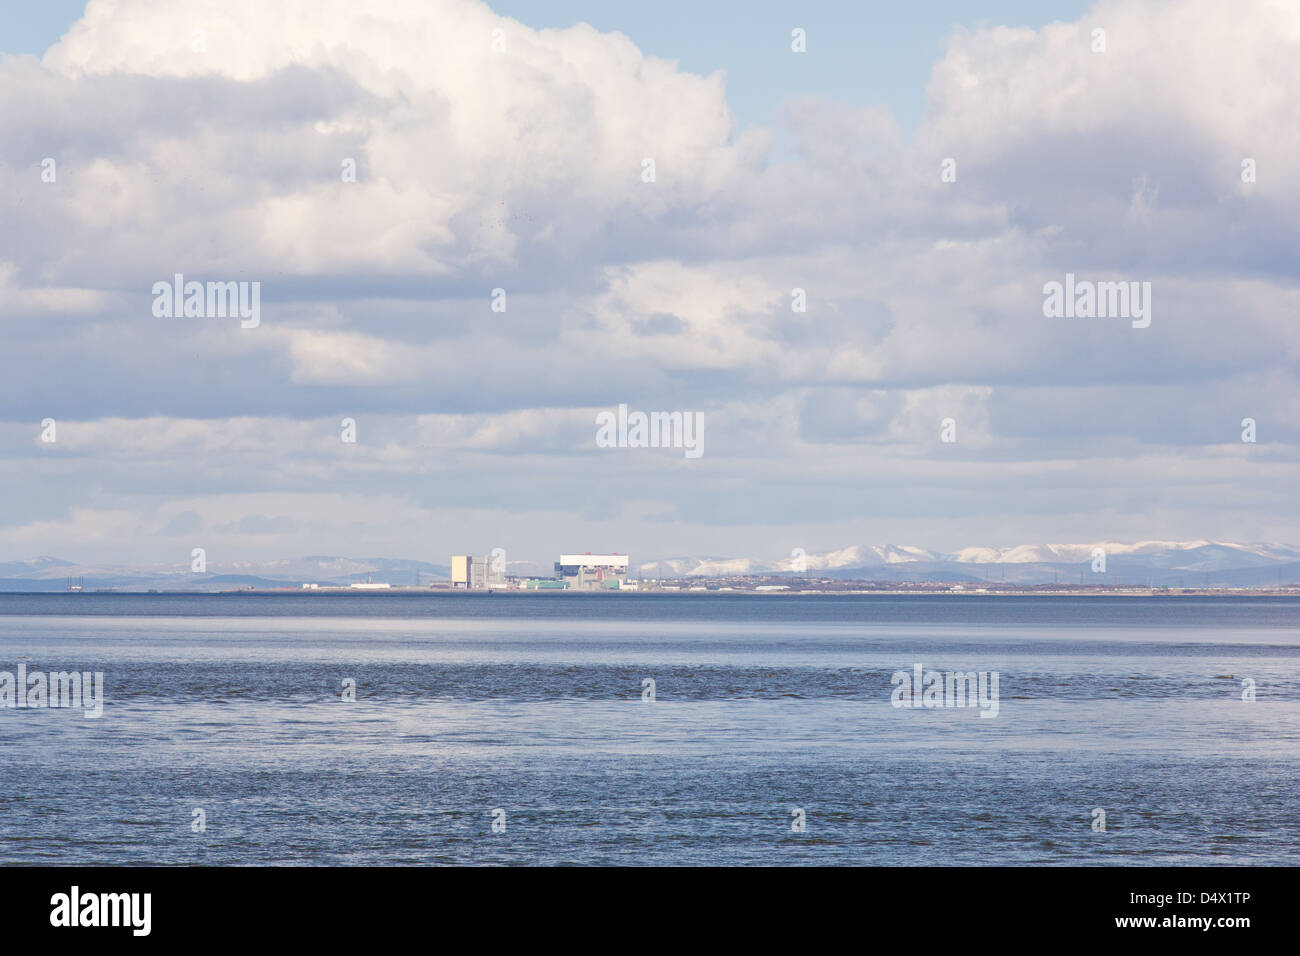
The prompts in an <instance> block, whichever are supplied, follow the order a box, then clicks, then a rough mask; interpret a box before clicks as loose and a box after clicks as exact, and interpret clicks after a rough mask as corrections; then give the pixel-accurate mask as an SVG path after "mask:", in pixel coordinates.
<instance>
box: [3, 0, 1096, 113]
mask: <svg viewBox="0 0 1300 956" xmlns="http://www.w3.org/2000/svg"><path fill="white" fill-rule="evenodd" d="M491 6H492V8H493V9H494V10H496V11H497V12H498V13H501V14H504V15H506V16H510V17H514V18H516V19H518V20H520V21H522V22H524V23H527V24H528V25H529V26H533V27H538V28H541V27H559V28H563V27H569V26H572V25H573V24H575V23H579V22H586V23H590V24H591V25H592V26H594V27H596V28H597V29H598V30H602V31H619V32H622V33H625V34H627V35H628V36H629V37H631V38H632V39H634V40H635V41H636V43H637V45H638V46H640V47H641V49H642V50H644V51H645V52H646V53H649V54H652V55H654V56H660V57H664V58H666V59H671V60H676V61H678V62H679V63H680V64H681V68H682V69H683V70H687V71H689V72H692V73H712V72H713V71H714V70H725V71H726V74H727V91H728V101H729V102H730V104H731V106H732V109H733V110H734V111H735V113H736V116H737V118H738V119H739V120H740V121H741V122H742V123H749V124H768V123H770V122H771V120H772V112H773V110H774V109H775V108H776V105H777V103H779V102H780V101H781V100H782V99H783V98H784V97H786V96H790V95H808V94H816V95H822V96H828V97H833V98H835V99H838V100H842V101H844V102H847V103H851V104H853V105H856V106H867V105H871V104H874V103H887V104H889V106H890V108H891V109H892V110H893V111H894V114H895V115H896V116H897V117H898V120H899V122H900V123H901V124H902V125H903V126H904V127H906V128H908V129H910V128H912V127H914V126H915V125H916V123H917V122H919V121H920V118H921V114H922V113H923V111H924V109H925V84H926V81H927V80H928V79H929V75H930V69H931V67H933V66H934V64H935V62H937V61H938V60H939V58H940V57H941V56H942V55H943V39H944V37H946V36H947V35H948V34H949V32H951V31H952V30H953V29H954V28H956V27H965V28H968V29H969V28H974V27H978V26H981V25H994V24H998V25H1003V26H1027V27H1041V26H1042V25H1044V24H1046V23H1051V22H1052V21H1054V20H1073V19H1075V18H1077V17H1078V16H1080V15H1081V14H1082V13H1083V11H1084V10H1086V9H1087V6H1088V4H1086V3H1084V2H1082V0H981V2H979V3H972V2H971V0H907V2H878V0H876V2H873V0H862V2H846V0H786V2H777V0H752V2H746V3H743V4H741V3H734V2H728V0H657V2H655V3H640V2H630V0H498V2H496V3H493V4H491ZM0 7H2V8H3V9H4V11H5V16H4V27H3V32H0V52H5V53H31V54H35V55H38V56H39V55H40V54H42V53H44V52H45V50H46V49H47V48H48V47H49V46H50V45H51V44H52V43H54V42H55V41H56V40H58V38H59V37H60V36H62V35H63V34H64V33H65V32H67V30H68V28H69V27H70V26H71V25H72V23H73V22H74V21H76V20H77V19H78V18H79V17H80V16H81V13H82V11H83V10H84V9H85V3H84V2H82V0H42V2H40V3H25V2H17V0H3V2H2V3H0ZM796 26H798V27H802V28H803V29H805V30H806V31H807V35H808V38H809V39H808V53H807V55H805V56H803V57H799V58H788V57H782V58H779V59H776V58H773V57H772V56H770V55H769V54H770V53H771V52H772V51H782V52H784V50H786V49H787V48H788V45H789V42H790V31H791V30H792V29H793V28H794V27H796Z"/></svg>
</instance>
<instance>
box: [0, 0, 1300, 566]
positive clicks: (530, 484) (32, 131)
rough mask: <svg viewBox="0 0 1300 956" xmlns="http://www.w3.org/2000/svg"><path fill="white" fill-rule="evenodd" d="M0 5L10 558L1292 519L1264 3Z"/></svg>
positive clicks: (1282, 530)
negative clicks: (1102, 295) (656, 437)
mask: <svg viewBox="0 0 1300 956" xmlns="http://www.w3.org/2000/svg"><path fill="white" fill-rule="evenodd" d="M4 24H5V25H4V27H3V28H2V29H0V50H3V51H4V54H3V55H0V132H2V133H3V135H0V173H3V179H2V180H0V181H3V182H4V183H5V184H6V186H5V188H4V189H0V216H2V217H3V220H4V222H5V223H6V226H7V228H6V229H5V230H3V231H0V323H3V328H4V333H5V335H4V353H3V354H4V358H3V370H4V374H3V376H0V486H2V487H4V488H5V490H6V494H5V495H3V496H0V561H4V560H21V559H24V558H29V557H33V556H36V555H55V556H58V557H63V558H68V559H72V560H79V561H86V562H90V561H95V562H119V563H162V564H175V565H177V566H178V567H179V566H183V565H186V564H188V561H189V555H190V553H191V549H192V548H193V547H204V548H205V550H206V551H207V553H208V555H209V566H210V567H211V566H215V567H217V568H220V567H222V566H229V565H230V564H231V563H233V562H237V561H261V560H269V559H273V558H277V557H290V556H299V555H305V554H338V555H349V556H388V557H405V558H417V559H425V560H434V561H437V562H440V563H441V562H444V561H445V560H446V556H447V555H449V554H451V553H453V552H465V551H471V552H476V553H487V552H488V551H489V550H491V549H492V548H494V547H502V548H504V549H505V550H506V552H507V555H508V556H509V557H510V559H511V560H531V561H536V562H539V563H543V565H544V564H545V562H548V561H551V560H553V559H554V556H555V555H556V554H558V553H559V552H561V551H564V552H572V551H622V552H629V553H631V554H632V556H633V559H634V561H636V562H639V561H641V560H652V559H656V558H663V557H673V556H681V555H711V556H740V555H752V556H759V557H767V558H770V557H780V556H784V555H787V554H789V553H790V551H791V550H792V549H793V548H796V547H799V548H804V549H805V550H807V551H808V552H809V553H816V552H819V551H825V550H830V549H834V548H842V547H846V546H848V545H852V544H876V543H884V542H893V543H902V544H910V545H917V546H922V547H926V548H931V549H935V550H956V549H958V548H962V547H966V546H971V545H989V546H1012V545H1016V544H1022V543H1033V542H1067V541H1137V540H1145V539H1161V540H1194V539H1213V540H1226V541H1239V542H1253V541H1290V542H1297V541H1300V515H1298V510H1300V509H1298V507H1297V504H1296V501H1295V498H1296V496H1295V494H1294V489H1295V488H1296V487H1297V486H1298V485H1297V481H1296V478H1297V467H1296V461H1297V441H1298V440H1300V428H1298V427H1297V423H1300V388H1297V381H1296V368H1297V362H1296V358H1297V350H1298V348H1300V326H1298V325H1297V323H1296V322H1295V320H1294V316H1295V314H1296V309H1297V305H1298V304H1300V295H1298V294H1297V284H1296V278H1297V261H1300V260H1297V253H1298V252H1300V244H1298V243H1297V239H1298V237H1300V236H1298V233H1300V216H1298V215H1297V213H1298V212H1300V208H1298V207H1300V180H1298V179H1297V177H1296V176H1295V175H1294V157H1295V156H1296V155H1297V154H1300V150H1298V149H1297V147H1298V146H1300V142H1297V140H1300V129H1298V128H1297V127H1296V124H1295V122H1294V118H1295V115H1296V112H1297V110H1296V107H1297V100H1296V98H1297V94H1298V91H1300V57H1297V55H1296V54H1297V53H1298V52H1300V7H1296V6H1295V5H1294V4H1292V3H1287V2H1266V0H1248V2H1242V3H1238V4H1232V5H1224V4H1221V3H1212V2H1179V3H1170V2H1156V0H1127V2H1120V3H1108V2H1101V3H1097V4H1093V5H1090V6H1085V5H1083V4H1078V3H1054V2H1045V3H1012V2H981V3H960V4H958V3H929V4H926V3H909V4H863V3H847V2H844V3H831V2H812V3H801V4H794V3H788V4H787V3H762V2H758V3H743V4H742V3H735V4H732V3H702V2H696V3H690V4H687V3H678V2H675V0H665V2H661V3H657V4H652V5H641V4H621V3H619V4H614V3H595V2H591V3H587V2H577V0H570V2H556V3H548V4H539V3H524V2H500V0H499V2H498V3H496V4H495V5H492V4H484V3H479V2H474V0H418V2H417V0H383V2H380V0H375V2H370V3H359V2H344V0H322V2H320V3H316V4H311V5H303V4H299V3H294V2H291V0H223V2H220V3H217V2H199V0H167V2H163V0H115V2H99V0H92V2H91V3H90V4H89V5H88V6H87V7H86V8H85V10H84V16H83V10H82V9H81V7H80V5H79V4H67V3H60V2H50V3H46V4H42V5H27V4H22V5H19V4H12V5H6V10H5V17H4ZM795 30H802V31H804V32H803V37H804V40H805V42H804V50H803V51H796V50H795V49H792V46H793V45H797V44H796V41H795V40H793V39H792V31H795ZM176 274H182V275H183V276H185V278H186V280H189V281H199V282H236V283H249V286H247V288H248V289H249V290H251V289H252V288H253V287H252V285H251V284H252V283H258V285H257V290H258V295H259V299H258V302H259V306H260V308H259V312H258V316H257V320H256V322H252V321H243V322H241V320H240V319H239V318H238V317H235V318H232V317H229V316H217V315H197V316H185V315H183V314H182V315H177V316H173V315H169V314H166V309H165V308H164V307H162V306H161V305H160V302H159V294H158V293H157V291H156V290H157V289H158V288H159V287H160V285H161V284H168V283H170V282H171V281H172V279H173V277H174V276H175V275H176ZM1067 276H1069V277H1072V278H1069V279H1067ZM1076 279H1077V280H1078V281H1079V282H1082V283H1088V282H1124V283H1126V284H1127V283H1137V286H1136V289H1137V290H1139V291H1143V290H1144V291H1145V294H1144V295H1143V296H1142V298H1141V300H1137V299H1135V300H1134V303H1131V304H1133V305H1136V302H1137V301H1144V302H1145V303H1146V304H1147V305H1148V306H1149V311H1148V312H1147V314H1146V318H1142V317H1140V316H1136V317H1134V316H1130V315H1128V314H1124V315H1121V316H1112V317H1102V316H1091V317H1089V316H1071V317H1065V316H1057V315H1047V314H1045V308H1046V300H1047V298H1048V296H1047V292H1046V290H1047V289H1048V288H1049V286H1050V284H1051V283H1053V282H1056V283H1061V284H1062V285H1065V284H1067V283H1070V284H1073V283H1074V282H1075V280H1076ZM1125 288H1126V289H1127V288H1128V286H1127V285H1126V286H1125ZM495 290H499V291H495ZM1148 320H1149V324H1148ZM245 326H247V327H245ZM620 405H626V406H628V408H629V409H630V410H632V411H637V410H643V411H646V412H650V411H669V412H671V411H678V412H682V413H683V414H688V415H699V416H700V417H701V419H702V421H703V422H704V431H703V436H704V437H703V445H702V454H700V455H699V456H698V457H695V456H688V455H686V454H684V451H683V449H681V448H637V447H602V446H601V444H600V443H599V442H598V441H597V428H596V420H597V416H598V415H599V414H600V413H601V412H602V411H607V410H613V409H617V408H618V406H620ZM1245 419H1251V420H1252V421H1253V422H1254V425H1253V429H1254V435H1253V437H1254V438H1255V441H1243V433H1244V432H1246V431H1247V429H1246V427H1245V425H1244V420H1245ZM345 420H347V421H350V422H352V423H353V426H352V427H351V428H349V427H348V426H347V425H346V424H345ZM947 423H950V424H947ZM350 436H354V437H355V439H356V440H355V441H348V440H345V439H347V438H348V437H350ZM50 439H53V440H50ZM946 439H952V440H946Z"/></svg>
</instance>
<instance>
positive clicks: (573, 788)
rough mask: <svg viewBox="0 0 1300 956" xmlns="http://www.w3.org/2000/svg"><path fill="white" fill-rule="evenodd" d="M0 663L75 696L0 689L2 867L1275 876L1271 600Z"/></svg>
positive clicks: (272, 611) (456, 605)
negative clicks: (90, 692)
mask: <svg viewBox="0 0 1300 956" xmlns="http://www.w3.org/2000/svg"><path fill="white" fill-rule="evenodd" d="M20 666H21V667H22V668H23V670H24V671H25V672H26V673H27V674H28V675H29V678H28V679H29V680H30V679H31V677H30V675H32V674H37V673H44V674H50V673H54V672H64V671H66V672H72V671H76V672H78V673H85V674H89V675H94V674H95V673H100V674H102V699H101V701H100V705H99V709H100V715H99V716H97V717H94V716H90V717H88V716H87V714H88V713H91V712H92V711H91V709H90V707H89V705H88V704H87V705H86V706H78V705H74V706H69V707H49V706H24V707H18V706H16V703H17V702H18V689H17V688H16V687H15V688H14V690H13V692H12V693H11V694H9V695H8V696H7V697H4V696H3V695H2V692H0V863H3V864H59V865H209V866H212V865H217V866H221V865H268V864H277V865H304V866H352V865H370V864H389V865H403V866H407V865H412V866H420V865H439V864H456V865H498V864H507V865H556V864H564V865H673V866H694V865H770V866H787V865H835V866H838V865H872V866H879V865H924V866H960V865H971V864H977V865H1009V866H1055V865H1071V864H1083V865H1143V864H1151V865H1191V864H1225V865H1258V864H1283V865H1295V864H1297V863H1300V599H1297V598H1291V597H1269V596H1258V597H1247V596H1223V597H1211V596H1178V597H1119V596H1098V597H1068V596H1052V597H1039V596H1033V597H1028V596H998V595H973V594H966V595H956V594H945V595H833V594H808V595H797V594H772V595H754V594H727V593H725V592H724V593H717V592H710V593H689V594H688V593H681V594H650V593H641V594H593V595H584V594H519V593H504V594H503V593H494V594H470V593H461V594H452V593H428V594H424V593H409V592H394V593H388V594H377V593H368V594H348V593H317V594H287V593H279V594H276V593H252V592H243V593H234V594H96V593H89V592H80V593H66V594H53V595H50V594H43V595H36V594H0V672H8V673H9V674H11V675H17V673H18V669H19V667H20ZM932 671H933V672H937V673H939V674H940V675H941V676H942V675H943V674H945V673H965V674H968V673H970V672H975V674H977V675H979V679H980V681H981V684H982V686H983V688H984V690H985V692H986V694H985V699H984V700H975V701H971V700H969V699H965V700H964V699H962V697H961V695H960V694H957V693H954V694H952V695H948V696H945V695H944V694H943V693H938V694H937V695H932V696H931V698H930V699H929V701H928V703H929V704H930V705H932V706H927V699H926V697H925V695H924V694H922V693H918V695H917V697H916V699H915V700H914V701H913V700H912V699H911V698H910V696H909V694H908V693H904V691H905V690H907V688H908V686H909V685H910V683H911V681H912V680H913V678H914V676H915V675H917V674H918V673H920V674H921V675H926V674H928V673H929V672H932ZM995 676H996V699H994V698H993V694H992V692H993V689H994V684H993V680H994V677H995ZM3 680H4V675H3V674H0V682H3ZM93 680H94V678H93V676H92V678H91V679H90V680H89V681H88V682H87V684H88V685H89V684H92V683H93ZM928 680H929V678H928V677H927V678H924V679H923V683H924V682H925V681H928ZM11 681H13V682H14V683H16V681H17V678H16V676H15V677H12V678H11ZM958 686H960V685H955V686H954V690H956V689H957V687H958ZM935 688H940V689H942V690H946V689H947V685H946V684H944V683H940V684H932V685H931V689H932V690H934V689H935ZM23 702H24V703H39V702H38V701H35V700H34V699H33V698H31V697H24V698H23ZM49 702H50V700H49V698H48V697H47V699H46V703H49ZM55 702H57V701H55ZM911 703H915V704H917V706H904V705H907V704H911ZM994 703H995V704H996V706H993V705H994ZM74 704H75V702H74ZM949 704H951V705H952V706H948V705H949ZM957 704H964V705H965V706H956V705H957Z"/></svg>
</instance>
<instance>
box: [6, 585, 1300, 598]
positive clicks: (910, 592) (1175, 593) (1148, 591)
mask: <svg viewBox="0 0 1300 956" xmlns="http://www.w3.org/2000/svg"><path fill="white" fill-rule="evenodd" d="M73 594H76V595H99V596H104V595H121V596H124V597H127V596H130V597H171V596H175V597H179V596H190V597H193V596H198V595H206V596H213V597H216V596H225V597H229V596H233V595H244V596H254V597H260V596H268V597H284V596H286V595H298V596H307V595H311V596H316V597H319V596H327V597H328V596H333V597H337V596H340V595H348V596H351V597H376V598H383V597H393V596H401V597H411V596H416V595H425V596H450V597H467V598H488V597H517V596H529V597H531V596H536V595H546V596H552V595H560V596H571V597H572V596H578V597H627V596H631V597H637V596H650V597H684V598H694V597H719V596H724V595H725V596H729V597H730V596H742V597H873V596H875V597H950V598H969V597H1038V598H1050V597H1098V598H1101V597H1243V598H1249V597H1296V598H1300V587H1296V588H1167V589H1166V588H1119V587H1116V588H1087V589H1080V588H1060V589H1054V588H1014V589H1013V588H999V589H985V588H964V589H962V590H951V589H948V588H939V587H918V588H902V589H900V588H861V589H857V588H842V589H812V588H810V589H806V590H804V589H800V590H795V589H793V588H791V589H788V590H764V591H760V590H757V589H754V588H717V587H713V588H705V589H701V590H691V589H688V588H681V589H672V588H645V589H640V588H638V589H636V590H631V589H627V590H616V589H612V588H611V589H602V590H578V589H576V588H575V589H559V588H552V589H541V590H536V589H522V588H493V589H491V590H473V591H471V590H465V589H452V588H429V587H409V586H408V587H391V588H383V589H357V588H350V587H319V588H309V589H304V588H289V587H285V588H231V589H225V590H216V591H211V590H181V589H176V590H170V589H169V590H160V589H158V590H143V591H136V590H128V589H125V588H123V589H118V588H105V589H93V590H92V589H86V590H81V591H66V590H64V591H0V597H5V596H13V597H50V596H57V595H63V596H65V597H66V596H70V595H73Z"/></svg>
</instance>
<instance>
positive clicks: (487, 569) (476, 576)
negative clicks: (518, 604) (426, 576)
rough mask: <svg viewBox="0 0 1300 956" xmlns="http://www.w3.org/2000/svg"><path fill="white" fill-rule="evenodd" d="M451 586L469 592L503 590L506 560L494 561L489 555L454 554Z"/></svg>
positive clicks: (452, 557)
mask: <svg viewBox="0 0 1300 956" xmlns="http://www.w3.org/2000/svg"><path fill="white" fill-rule="evenodd" d="M451 586H452V587H453V588H465V589H466V590H469V591H485V590H487V589H489V588H503V587H505V586H506V569H505V560H504V559H498V560H496V561H494V560H492V559H491V558H489V557H488V556H487V555H479V554H453V555H452V556H451Z"/></svg>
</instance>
